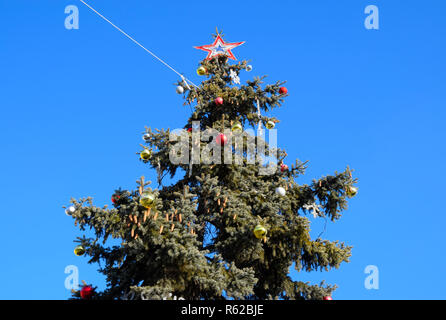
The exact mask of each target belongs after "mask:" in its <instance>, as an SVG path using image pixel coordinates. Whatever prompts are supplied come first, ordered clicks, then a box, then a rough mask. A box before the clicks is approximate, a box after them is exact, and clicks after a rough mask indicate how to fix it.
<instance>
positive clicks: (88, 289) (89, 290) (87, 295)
mask: <svg viewBox="0 0 446 320" xmlns="http://www.w3.org/2000/svg"><path fill="white" fill-rule="evenodd" d="M93 293H94V289H93V287H92V286H84V287H83V288H82V289H81V298H82V299H84V300H89V299H91V297H92V296H93Z"/></svg>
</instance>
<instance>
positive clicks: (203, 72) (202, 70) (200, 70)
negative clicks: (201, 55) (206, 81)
mask: <svg viewBox="0 0 446 320" xmlns="http://www.w3.org/2000/svg"><path fill="white" fill-rule="evenodd" d="M207 73H208V71H207V70H206V68H205V67H200V68H198V69H197V74H198V75H199V76H205V75H206V74H207Z"/></svg>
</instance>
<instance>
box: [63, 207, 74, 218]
mask: <svg viewBox="0 0 446 320" xmlns="http://www.w3.org/2000/svg"><path fill="white" fill-rule="evenodd" d="M75 211H76V208H75V207H74V206H70V207H68V208H67V209H65V214H66V215H67V216H70V215H72V214H73V213H74V212H75Z"/></svg>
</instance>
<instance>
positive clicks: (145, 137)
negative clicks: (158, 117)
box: [142, 133, 150, 142]
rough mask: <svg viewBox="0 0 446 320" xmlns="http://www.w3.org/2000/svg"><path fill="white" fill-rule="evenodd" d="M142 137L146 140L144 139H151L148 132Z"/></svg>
mask: <svg viewBox="0 0 446 320" xmlns="http://www.w3.org/2000/svg"><path fill="white" fill-rule="evenodd" d="M142 139H143V140H144V141H146V142H147V141H149V140H150V134H148V133H146V134H144V135H143V136H142Z"/></svg>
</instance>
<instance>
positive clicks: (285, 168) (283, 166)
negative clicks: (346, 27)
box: [280, 164, 288, 172]
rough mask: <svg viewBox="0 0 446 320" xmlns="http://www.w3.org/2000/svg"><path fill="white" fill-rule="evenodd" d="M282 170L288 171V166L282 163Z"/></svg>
mask: <svg viewBox="0 0 446 320" xmlns="http://www.w3.org/2000/svg"><path fill="white" fill-rule="evenodd" d="M280 171H282V172H285V171H288V166H287V165H286V164H282V165H280Z"/></svg>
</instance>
